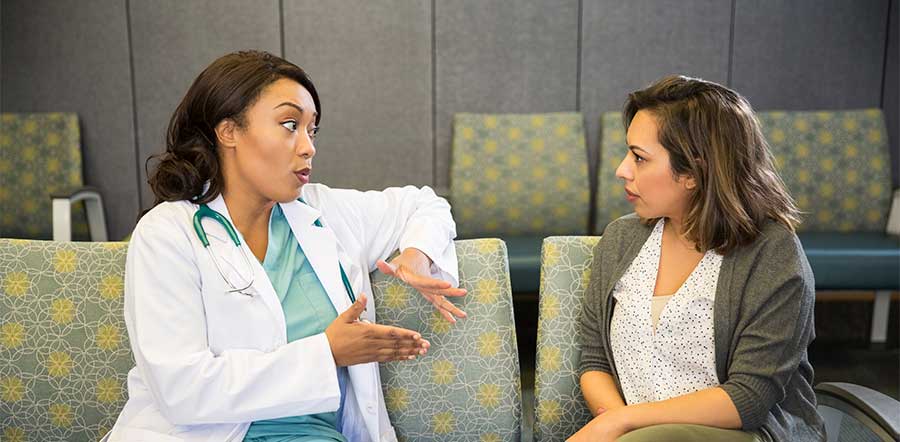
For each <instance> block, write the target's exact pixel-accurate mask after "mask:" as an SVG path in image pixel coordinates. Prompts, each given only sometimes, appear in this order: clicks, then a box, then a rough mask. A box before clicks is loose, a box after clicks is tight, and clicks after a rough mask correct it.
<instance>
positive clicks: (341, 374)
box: [244, 204, 348, 442]
mask: <svg viewBox="0 0 900 442" xmlns="http://www.w3.org/2000/svg"><path fill="white" fill-rule="evenodd" d="M263 268H264V269H265V270H266V274H267V275H268V276H269V280H270V281H271V282H272V287H274V288H275V293H277V294H278V298H279V299H280V300H281V307H282V308H283V310H284V319H285V322H286V324H287V340H288V342H292V341H296V340H298V339H302V338H305V337H308V336H312V335H315V334H319V333H322V332H324V331H325V328H327V327H328V325H329V324H331V321H333V320H334V319H335V318H337V311H336V310H335V309H334V305H332V304H331V299H329V298H328V293H327V292H326V291H325V287H323V286H322V282H321V281H319V277H318V276H316V273H315V271H313V268H312V266H311V265H310V263H309V261H308V260H307V259H306V254H304V253H303V249H302V248H301V247H300V244H299V243H298V242H297V240H296V239H295V238H294V233H293V232H292V231H291V227H290V225H289V224H288V222H287V218H285V217H284V213H283V212H282V211H281V207H280V206H279V205H278V204H276V205H275V207H273V208H272V215H271V217H270V218H269V245H268V247H267V248H266V257H265V259H264V260H263ZM347 376H348V375H347V368H346V367H338V383H339V384H340V389H341V406H340V408H339V409H338V411H337V412H330V413H317V414H308V415H304V416H292V417H284V418H279V419H268V420H263V421H255V422H253V423H252V424H251V425H250V429H249V431H248V432H247V435H246V436H244V441H245V442H295V441H296V442H299V441H339V442H346V439H345V438H344V436H343V435H341V433H340V431H341V428H342V423H341V412H342V411H343V409H344V398H345V397H346V386H347V380H348V379H347Z"/></svg>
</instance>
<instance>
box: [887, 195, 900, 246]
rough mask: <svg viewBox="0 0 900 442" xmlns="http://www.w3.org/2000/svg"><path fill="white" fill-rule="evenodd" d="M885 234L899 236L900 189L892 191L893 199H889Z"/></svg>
mask: <svg viewBox="0 0 900 442" xmlns="http://www.w3.org/2000/svg"><path fill="white" fill-rule="evenodd" d="M887 233H888V234H889V235H900V189H894V197H893V198H892V199H891V211H890V214H889V215H888V222H887Z"/></svg>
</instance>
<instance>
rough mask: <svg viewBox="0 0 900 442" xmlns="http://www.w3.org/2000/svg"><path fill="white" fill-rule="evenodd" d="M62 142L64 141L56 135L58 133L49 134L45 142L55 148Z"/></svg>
mask: <svg viewBox="0 0 900 442" xmlns="http://www.w3.org/2000/svg"><path fill="white" fill-rule="evenodd" d="M61 140H62V137H61V136H59V134H58V133H56V132H50V133H49V134H47V138H45V139H44V142H45V143H46V144H47V145H48V146H50V147H53V146H57V145H59V142H60V141H61Z"/></svg>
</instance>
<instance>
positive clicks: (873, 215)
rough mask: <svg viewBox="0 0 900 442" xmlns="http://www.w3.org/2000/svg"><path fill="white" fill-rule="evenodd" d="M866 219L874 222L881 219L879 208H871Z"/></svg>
mask: <svg viewBox="0 0 900 442" xmlns="http://www.w3.org/2000/svg"><path fill="white" fill-rule="evenodd" d="M866 219H867V220H869V221H870V222H873V223H874V222H878V221H881V212H879V211H878V209H869V210H868V211H867V212H866Z"/></svg>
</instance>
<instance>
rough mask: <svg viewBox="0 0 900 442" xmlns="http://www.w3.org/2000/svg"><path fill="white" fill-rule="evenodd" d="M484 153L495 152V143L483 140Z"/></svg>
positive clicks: (491, 140) (494, 141)
mask: <svg viewBox="0 0 900 442" xmlns="http://www.w3.org/2000/svg"><path fill="white" fill-rule="evenodd" d="M484 151H485V152H487V153H494V152H496V151H497V141H496V140H493V139H490V140H485V142H484Z"/></svg>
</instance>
